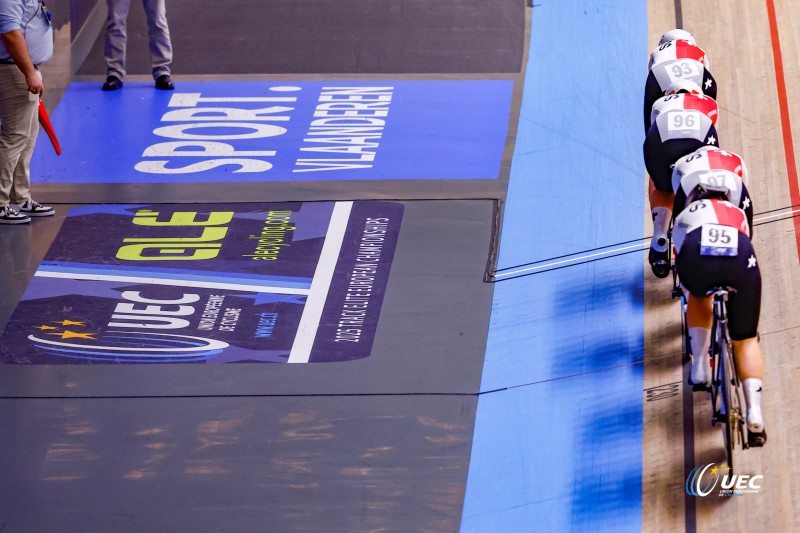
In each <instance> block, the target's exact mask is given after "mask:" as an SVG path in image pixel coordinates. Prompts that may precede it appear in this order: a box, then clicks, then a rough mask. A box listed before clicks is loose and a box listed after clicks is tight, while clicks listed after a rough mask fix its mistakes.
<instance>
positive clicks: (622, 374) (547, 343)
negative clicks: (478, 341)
mask: <svg viewBox="0 0 800 533" xmlns="http://www.w3.org/2000/svg"><path fill="white" fill-rule="evenodd" d="M646 46H647V5H646V2H644V1H636V2H629V1H623V0H616V1H613V2H605V3H603V5H594V4H592V3H588V2H581V1H560V2H542V3H538V4H536V5H534V8H533V15H532V28H531V43H530V56H529V57H530V59H529V62H528V65H527V72H526V85H525V90H524V94H523V101H522V109H521V116H520V121H519V131H518V137H517V143H516V149H515V153H514V157H513V160H512V169H511V178H510V184H509V190H508V199H507V204H506V208H505V213H504V218H503V234H502V239H501V245H500V255H499V264H498V270H502V269H510V270H507V271H505V272H506V273H508V272H511V271H513V270H515V269H514V268H513V267H516V266H517V265H523V264H525V263H529V262H534V261H543V260H547V259H548V258H555V257H558V256H561V255H564V254H572V253H576V252H581V251H583V250H589V249H594V248H598V247H602V246H607V245H612V244H614V243H619V242H623V241H629V240H634V239H640V238H641V237H642V236H643V235H644V223H643V220H642V212H643V209H644V206H643V199H644V197H645V195H644V167H643V164H642V163H641V161H642V158H641V141H642V139H641V124H640V122H641V110H640V106H639V105H638V102H639V101H640V99H641V94H642V92H643V85H644V76H643V75H642V69H641V65H642V58H644V57H646V54H647V48H646ZM642 265H643V261H642V254H641V253H633V254H629V255H624V256H621V257H616V258H612V259H605V260H601V261H597V262H592V263H588V264H582V265H577V266H569V267H567V268H563V269H559V270H554V271H550V272H543V273H534V274H532V275H527V276H523V277H517V278H516V279H507V280H504V279H503V278H502V277H498V281H497V282H496V284H495V296H494V304H493V311H492V318H491V326H490V331H489V342H488V347H487V356H486V362H485V367H484V372H483V380H482V383H481V391H482V395H481V397H480V400H479V404H478V414H477V420H476V428H475V438H474V442H473V449H472V458H471V462H470V473H469V481H468V484H467V494H466V499H465V505H464V514H463V522H462V531H465V532H473V531H474V532H484V531H639V530H640V529H641V483H642V472H641V465H642V408H643V407H642V377H643V365H642V359H643V351H644V348H643V328H644V302H643V289H644V272H643V269H642ZM517 270H521V269H517ZM522 273H524V272H522ZM508 277H509V278H511V277H512V276H508Z"/></svg>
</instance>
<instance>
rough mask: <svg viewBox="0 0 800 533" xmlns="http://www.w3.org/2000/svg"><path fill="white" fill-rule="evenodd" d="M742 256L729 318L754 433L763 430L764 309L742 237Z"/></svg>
mask: <svg viewBox="0 0 800 533" xmlns="http://www.w3.org/2000/svg"><path fill="white" fill-rule="evenodd" d="M739 257H740V261H741V263H740V265H741V266H740V274H739V278H738V279H737V280H736V282H735V284H733V286H734V287H735V288H736V293H735V294H732V295H731V296H730V299H729V302H728V322H729V329H730V333H731V339H732V340H733V350H734V355H735V356H736V366H737V369H738V372H739V380H740V381H741V382H742V388H743V389H744V399H745V404H746V405H747V428H748V430H750V432H751V433H762V432H763V431H764V418H763V415H762V412H761V392H762V390H763V387H764V381H763V380H764V354H763V352H762V351H761V345H760V344H759V342H758V337H757V333H758V318H759V314H760V312H761V272H760V271H759V269H758V263H757V261H756V260H755V253H754V252H753V248H752V245H751V244H750V242H749V241H748V240H747V239H740V243H739ZM761 444H763V442H762V443H761Z"/></svg>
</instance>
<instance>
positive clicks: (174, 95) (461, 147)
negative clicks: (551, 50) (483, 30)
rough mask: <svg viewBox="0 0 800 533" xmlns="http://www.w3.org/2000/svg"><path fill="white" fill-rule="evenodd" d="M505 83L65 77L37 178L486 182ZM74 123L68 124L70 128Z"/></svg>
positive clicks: (499, 134)
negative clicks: (56, 142) (117, 87)
mask: <svg viewBox="0 0 800 533" xmlns="http://www.w3.org/2000/svg"><path fill="white" fill-rule="evenodd" d="M511 92H512V82H511V81H507V80H462V81H456V80H451V81H391V80H385V81H384V80H381V81H325V82H291V81H275V82H252V81H251V82H183V83H180V84H179V85H178V87H177V89H176V90H175V91H174V92H166V91H153V90H152V87H151V85H150V84H144V83H138V84H137V83H130V84H126V85H125V89H124V90H122V91H115V92H107V93H102V94H101V93H100V92H98V91H97V87H96V85H95V84H94V83H73V84H72V85H70V87H69V88H68V89H67V91H66V93H65V95H64V97H63V99H62V100H61V103H60V104H59V106H58V108H57V109H56V111H55V113H54V116H53V120H52V122H53V125H54V127H55V129H56V130H57V131H58V134H59V138H60V140H61V145H62V148H63V154H62V155H61V156H60V157H57V156H56V155H55V154H54V153H53V151H52V149H51V147H50V146H48V145H47V143H45V142H42V143H39V146H38V147H37V150H36V152H35V154H34V159H33V162H32V165H33V168H34V171H35V173H36V176H37V180H38V181H39V182H45V183H47V182H50V183H141V182H149V183H170V182H212V183H213V182H252V181H257V182H261V181H320V180H323V181H327V180H385V179H496V178H497V177H498V173H499V170H500V164H501V159H502V154H503V150H504V146H505V141H506V136H507V129H508V117H509V110H510V105H511ZM77 124H80V127H77V126H76V125H77Z"/></svg>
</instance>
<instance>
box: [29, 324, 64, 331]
mask: <svg viewBox="0 0 800 533" xmlns="http://www.w3.org/2000/svg"><path fill="white" fill-rule="evenodd" d="M34 329H40V330H42V331H45V330H48V329H58V328H57V327H55V326H45V325H41V326H38V327H36V328H34Z"/></svg>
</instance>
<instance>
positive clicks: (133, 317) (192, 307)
mask: <svg viewBox="0 0 800 533" xmlns="http://www.w3.org/2000/svg"><path fill="white" fill-rule="evenodd" d="M402 214H403V206H402V205H401V204H398V203H393V202H367V201H364V202H305V203H297V202H294V203H289V202H287V203H271V204H230V205H219V204H214V205H201V204H188V205H187V204H185V205H103V206H86V207H81V208H76V209H73V210H72V211H71V212H70V213H69V215H68V216H67V218H66V219H65V221H64V225H63V227H62V229H61V231H60V232H59V234H58V236H57V237H56V239H55V241H54V242H53V244H52V246H51V247H50V250H49V251H48V253H47V255H46V257H45V259H44V261H42V263H41V265H40V267H39V269H38V270H37V272H36V274H35V276H34V278H33V280H32V281H31V284H30V285H29V287H28V289H27V290H26V292H25V294H24V295H23V297H22V300H21V301H20V303H19V305H18V306H17V308H16V310H15V312H14V315H13V316H12V318H11V320H10V321H9V323H8V325H7V327H6V330H5V333H4V334H3V335H2V337H0V346H2V348H0V362H3V363H11V364H82V363H83V364H97V363H115V364H116V363H236V362H270V363H314V362H335V361H348V360H353V359H359V358H364V357H368V356H369V355H370V350H371V347H372V341H373V338H374V335H375V328H376V326H377V322H378V316H379V314H380V309H381V304H382V301H383V294H384V291H385V287H386V283H387V280H388V276H389V271H390V268H391V263H392V259H393V256H394V249H395V245H396V242H397V236H398V233H399V230H400V223H401V220H402ZM89 243H90V245H89Z"/></svg>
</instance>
